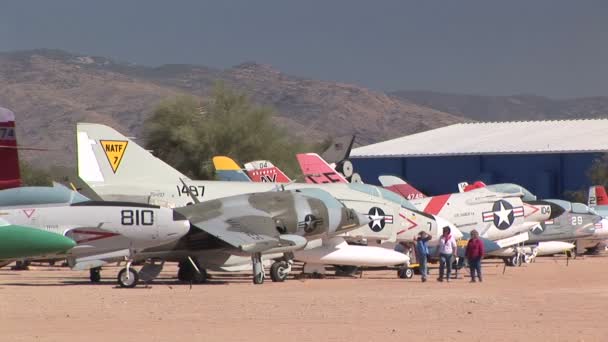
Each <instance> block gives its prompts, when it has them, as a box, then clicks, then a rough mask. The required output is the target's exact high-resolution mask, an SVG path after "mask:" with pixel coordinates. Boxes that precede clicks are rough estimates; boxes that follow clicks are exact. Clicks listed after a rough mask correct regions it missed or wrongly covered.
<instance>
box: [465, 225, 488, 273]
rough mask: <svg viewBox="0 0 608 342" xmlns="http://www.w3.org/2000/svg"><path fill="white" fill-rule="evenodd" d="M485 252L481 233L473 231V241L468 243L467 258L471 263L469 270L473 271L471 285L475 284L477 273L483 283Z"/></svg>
mask: <svg viewBox="0 0 608 342" xmlns="http://www.w3.org/2000/svg"><path fill="white" fill-rule="evenodd" d="M484 254H485V251H484V249H483V242H482V241H481V239H480V238H479V233H478V232H477V231H476V230H472V231H471V239H470V240H469V243H467V250H466V256H467V261H468V262H469V268H470V271H471V283H474V282H475V273H477V278H479V282H481V281H482V280H481V259H482V258H483V256H484Z"/></svg>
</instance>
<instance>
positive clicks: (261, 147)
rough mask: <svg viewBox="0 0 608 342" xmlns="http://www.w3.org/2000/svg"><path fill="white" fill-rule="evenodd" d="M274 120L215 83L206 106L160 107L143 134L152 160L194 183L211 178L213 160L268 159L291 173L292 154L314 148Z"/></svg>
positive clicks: (173, 102)
mask: <svg viewBox="0 0 608 342" xmlns="http://www.w3.org/2000/svg"><path fill="white" fill-rule="evenodd" d="M274 115H275V112H274V110H272V109H271V108H269V107H264V106H258V105H254V104H252V103H251V102H250V101H249V99H248V98H247V96H245V95H244V94H242V93H238V92H235V91H233V90H230V89H228V88H226V87H225V86H224V85H223V84H218V85H217V86H216V88H215V90H214V92H213V95H212V97H211V99H210V100H209V101H206V102H200V101H199V100H198V99H197V98H195V97H191V96H182V97H177V98H173V99H170V100H166V101H164V102H163V103H161V104H160V105H159V106H158V107H157V108H156V110H155V111H154V113H153V115H152V116H151V117H150V118H149V119H148V120H146V122H145V123H144V135H145V137H146V141H147V147H148V148H149V149H151V150H153V151H154V153H155V154H156V156H158V157H159V158H161V159H163V160H164V161H165V162H167V163H169V164H171V165H172V166H174V167H175V168H177V169H178V170H180V171H181V172H182V173H184V174H186V175H187V176H189V177H192V178H194V179H209V178H212V176H213V166H212V165H211V158H212V157H213V156H216V155H226V156H229V157H231V158H234V159H235V160H237V161H239V162H247V161H252V160H256V159H268V160H271V161H272V162H273V163H274V164H275V165H277V166H278V167H280V168H282V169H284V170H285V171H286V172H287V173H288V174H292V175H293V174H297V172H296V170H298V168H297V164H296V160H295V154H296V153H298V152H307V151H311V150H312V149H313V148H314V145H313V144H305V143H303V142H301V141H300V140H299V139H295V138H293V137H290V136H288V135H287V134H286V133H285V132H284V131H283V130H282V129H280V128H278V127H276V126H275V125H274V124H273V122H272V119H273V117H274Z"/></svg>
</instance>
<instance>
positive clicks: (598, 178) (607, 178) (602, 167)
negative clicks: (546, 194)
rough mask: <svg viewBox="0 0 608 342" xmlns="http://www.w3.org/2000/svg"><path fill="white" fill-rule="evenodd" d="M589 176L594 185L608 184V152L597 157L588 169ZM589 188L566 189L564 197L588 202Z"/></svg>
mask: <svg viewBox="0 0 608 342" xmlns="http://www.w3.org/2000/svg"><path fill="white" fill-rule="evenodd" d="M587 178H588V179H589V181H590V182H591V184H592V185H601V186H603V187H606V186H608V153H605V154H603V155H602V156H601V157H599V158H597V159H595V160H594V161H593V163H591V166H590V167H589V170H587ZM587 196H588V189H581V190H577V191H566V192H565V193H564V198H565V199H567V200H569V201H572V202H580V203H587Z"/></svg>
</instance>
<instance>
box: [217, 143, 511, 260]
mask: <svg viewBox="0 0 608 342" xmlns="http://www.w3.org/2000/svg"><path fill="white" fill-rule="evenodd" d="M296 157H297V159H298V161H299V162H300V166H301V169H302V170H303V173H304V177H305V180H306V181H307V183H309V184H318V183H322V184H323V183H340V184H348V183H349V182H348V179H346V178H345V177H344V175H342V174H339V173H338V172H337V170H336V168H335V166H334V165H330V164H328V163H327V162H326V161H325V160H324V159H323V158H322V157H320V156H319V155H317V154H315V153H306V154H299V155H297V156H296ZM340 158H344V157H343V156H341V157H340ZM213 163H214V166H215V167H216V170H220V171H221V172H217V176H218V178H219V179H220V180H238V181H256V180H255V178H251V179H249V178H248V177H247V175H246V174H244V172H243V170H242V169H241V168H240V167H239V166H238V164H237V163H236V162H235V161H233V160H232V159H230V158H228V157H225V156H216V157H214V158H213ZM246 165H247V164H246ZM253 165H254V166H255V168H254V169H255V170H256V171H257V172H259V173H261V174H262V175H265V177H266V179H261V180H260V179H258V180H257V181H258V182H260V181H261V182H272V181H273V180H274V179H277V178H276V177H272V178H271V175H273V174H275V173H277V172H280V173H282V172H281V170H280V169H279V168H277V167H275V166H274V165H273V166H272V168H270V167H268V165H272V164H271V163H270V162H269V161H256V162H254V163H253ZM344 168H346V166H344V165H343V169H344ZM347 174H348V172H347ZM318 177H321V178H318ZM327 186H329V187H339V186H340V185H335V184H334V185H327ZM351 187H359V188H368V189H372V188H376V187H371V186H363V185H351ZM377 189H378V191H382V192H383V193H385V195H384V196H385V197H387V198H390V197H392V198H393V201H394V202H396V203H403V206H409V207H410V208H413V207H412V206H411V204H410V203H409V202H408V201H404V199H403V198H399V197H396V196H395V195H392V194H391V193H390V192H389V191H387V190H384V189H382V188H377ZM368 215H369V216H370V219H373V218H374V217H375V215H374V214H372V213H368ZM434 218H435V220H436V221H438V222H441V223H440V224H439V225H440V226H442V227H443V226H449V227H450V228H451V229H452V231H453V232H454V236H455V238H456V239H457V242H458V246H459V247H458V255H459V256H460V257H462V256H464V254H465V248H464V247H466V243H467V242H468V239H469V235H470V234H468V233H464V234H463V233H462V232H460V231H459V230H458V229H456V228H455V227H454V226H453V225H452V224H451V223H449V222H448V221H446V220H443V219H442V218H440V217H434ZM389 228H390V227H389ZM359 232H360V233H359V234H362V236H361V237H360V238H363V239H366V237H369V238H370V239H366V240H367V241H366V242H367V246H376V245H382V246H383V247H387V248H393V247H394V245H393V244H392V243H382V241H381V242H380V243H378V242H377V241H375V239H374V236H373V235H372V236H370V232H369V231H366V229H365V228H362V229H359ZM402 232H403V230H399V231H398V232H397V235H396V240H401V241H411V238H412V237H411V236H402V235H401V234H400V233H402ZM481 240H482V242H483V244H484V247H485V250H486V251H487V252H492V251H495V250H498V249H500V248H501V247H500V246H499V245H498V244H496V243H495V242H494V241H491V240H489V239H486V238H483V237H482V238H481ZM389 241H391V240H389ZM436 242H437V240H435V241H434V242H432V243H431V244H430V246H429V247H430V250H431V251H434V248H435V243H436ZM351 248H354V247H351ZM431 254H433V253H431ZM361 255H363V254H361ZM359 262H360V264H358V265H360V266H366V264H365V263H361V262H364V261H363V260H361V261H359ZM328 264H329V263H328ZM333 264H334V265H335V264H337V262H334V263H333ZM344 265H347V266H355V265H356V264H353V261H350V263H346V264H344ZM378 266H380V265H378ZM406 271H407V269H406Z"/></svg>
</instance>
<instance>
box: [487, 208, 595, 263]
mask: <svg viewBox="0 0 608 342" xmlns="http://www.w3.org/2000/svg"><path fill="white" fill-rule="evenodd" d="M546 201H547V202H552V203H554V204H556V205H558V206H560V207H561V208H563V210H564V213H563V214H562V215H560V216H558V217H556V218H553V219H550V220H547V221H544V222H542V223H541V224H540V225H537V226H535V227H534V228H532V230H531V232H530V238H529V239H528V240H527V241H525V242H524V243H523V244H522V245H521V246H515V247H508V248H505V249H502V250H499V251H496V252H494V253H492V254H493V255H495V256H501V257H503V258H504V259H505V262H506V263H507V264H508V265H510V266H519V265H521V263H522V262H530V261H531V260H533V259H534V258H535V257H536V256H542V255H552V254H556V253H563V252H565V251H568V250H572V249H573V248H574V247H575V244H574V243H573V242H575V241H576V244H577V245H578V244H580V243H582V242H581V241H583V240H585V239H589V238H597V237H598V234H599V232H598V233H597V234H596V229H597V228H598V227H601V220H602V217H601V216H599V215H597V213H596V212H595V211H594V210H593V209H591V208H589V207H588V206H586V205H584V204H582V203H572V202H568V201H563V200H554V199H549V200H546Z"/></svg>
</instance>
